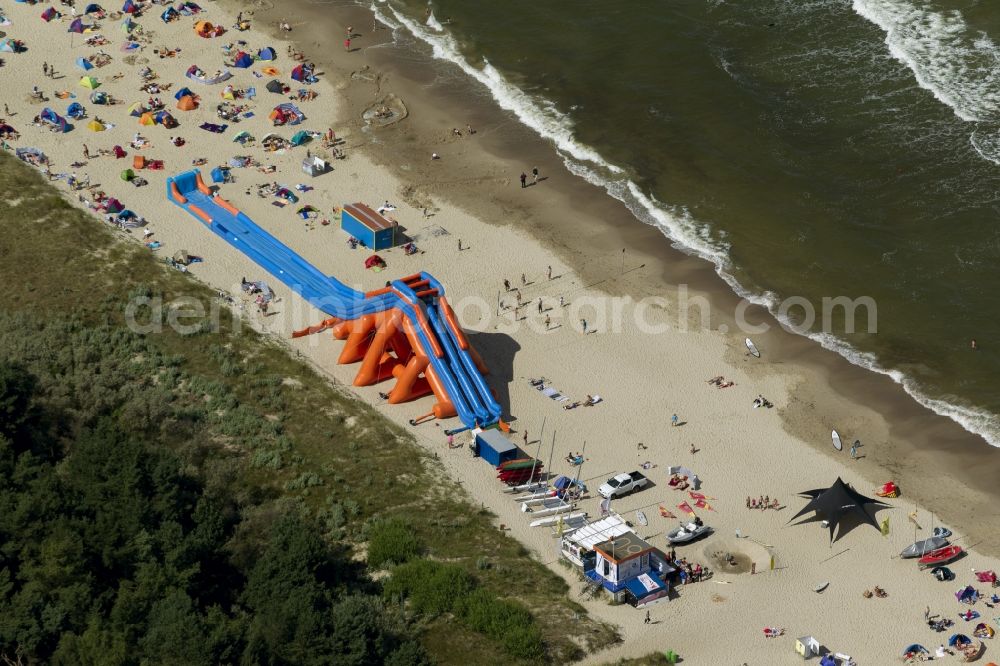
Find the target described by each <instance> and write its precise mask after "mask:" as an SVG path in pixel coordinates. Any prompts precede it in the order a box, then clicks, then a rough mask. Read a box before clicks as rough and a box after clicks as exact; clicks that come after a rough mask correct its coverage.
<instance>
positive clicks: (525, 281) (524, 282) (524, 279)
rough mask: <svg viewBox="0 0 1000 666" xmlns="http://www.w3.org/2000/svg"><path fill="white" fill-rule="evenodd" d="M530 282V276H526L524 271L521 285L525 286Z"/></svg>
mask: <svg viewBox="0 0 1000 666" xmlns="http://www.w3.org/2000/svg"><path fill="white" fill-rule="evenodd" d="M527 284H528V278H527V277H525V275H524V273H521V286H522V287H524V286H526V285H527Z"/></svg>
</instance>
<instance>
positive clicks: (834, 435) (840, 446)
mask: <svg viewBox="0 0 1000 666" xmlns="http://www.w3.org/2000/svg"><path fill="white" fill-rule="evenodd" d="M830 438H831V439H832V440H833V448H835V449H837V450H838V451H843V450H844V443H843V442H842V441H840V433H839V432H837V431H836V430H834V431H833V432H831V433H830Z"/></svg>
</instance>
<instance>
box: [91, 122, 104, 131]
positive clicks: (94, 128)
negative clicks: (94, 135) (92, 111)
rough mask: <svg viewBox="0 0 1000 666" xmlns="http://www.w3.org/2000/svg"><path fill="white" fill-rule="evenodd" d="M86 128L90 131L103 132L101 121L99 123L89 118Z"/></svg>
mask: <svg viewBox="0 0 1000 666" xmlns="http://www.w3.org/2000/svg"><path fill="white" fill-rule="evenodd" d="M87 129H89V130H90V131H91V132H103V131H104V130H105V127H104V124H103V123H99V122H97V121H96V120H91V121H90V122H89V123H87Z"/></svg>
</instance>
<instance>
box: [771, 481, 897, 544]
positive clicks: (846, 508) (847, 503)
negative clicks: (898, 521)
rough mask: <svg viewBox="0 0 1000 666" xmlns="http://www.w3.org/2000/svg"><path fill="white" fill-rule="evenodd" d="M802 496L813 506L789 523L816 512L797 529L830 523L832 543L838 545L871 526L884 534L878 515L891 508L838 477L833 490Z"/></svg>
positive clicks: (823, 490)
mask: <svg viewBox="0 0 1000 666" xmlns="http://www.w3.org/2000/svg"><path fill="white" fill-rule="evenodd" d="M799 495H800V496H801V497H806V498H809V503H808V504H806V505H805V506H804V507H803V508H802V510H801V511H799V512H798V513H797V514H795V515H794V516H792V517H791V519H790V520H789V521H788V522H789V523H790V522H792V521H793V520H795V519H796V518H798V517H799V516H802V515H804V514H806V513H809V512H813V515H812V516H811V517H809V518H805V519H803V520H801V521H799V522H798V523H796V525H802V524H803V523H811V522H819V521H826V522H827V525H828V527H829V529H830V541H831V542H833V541H838V540H839V539H840V538H841V537H842V536H844V535H845V534H847V533H848V532H850V531H851V530H852V529H854V528H855V527H857V526H858V525H871V526H872V527H874V528H875V529H877V530H880V531H881V528H880V527H879V524H878V520H876V518H875V514H876V512H878V511H879V510H880V509H882V508H888V506H889V505H888V504H884V503H882V502H879V501H877V500H873V499H870V498H868V497H865V496H864V495H862V494H861V493H859V492H858V491H856V490H855V489H854V488H852V487H851V486H849V485H847V484H846V483H844V482H843V480H842V479H841V478H840V477H837V480H836V481H835V482H834V483H833V485H832V486H830V487H829V488H819V489H817V490H807V491H805V492H802V493H799ZM834 530H836V531H837V537H836V538H834V536H833V533H834Z"/></svg>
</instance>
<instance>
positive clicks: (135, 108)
mask: <svg viewBox="0 0 1000 666" xmlns="http://www.w3.org/2000/svg"><path fill="white" fill-rule="evenodd" d="M144 113H146V106H145V105H144V104H143V103H142V102H136V103H135V104H133V105H132V106H130V107H128V115H130V116H132V117H133V118H138V117H139V116H141V115H142V114H144Z"/></svg>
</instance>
